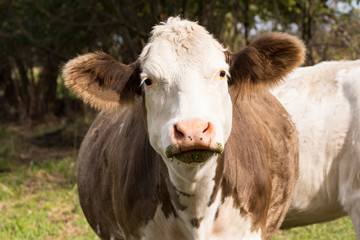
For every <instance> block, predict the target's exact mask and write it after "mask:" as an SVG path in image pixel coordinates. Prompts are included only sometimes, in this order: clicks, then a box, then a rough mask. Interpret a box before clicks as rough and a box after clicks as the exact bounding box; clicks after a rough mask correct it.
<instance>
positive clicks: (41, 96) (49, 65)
mask: <svg viewBox="0 0 360 240" xmlns="http://www.w3.org/2000/svg"><path fill="white" fill-rule="evenodd" d="M58 73H59V61H58V59H55V58H53V57H51V56H48V57H47V60H46V62H45V64H44V67H43V69H42V71H41V74H40V76H39V82H38V86H37V101H36V102H37V104H36V109H31V114H30V116H31V117H32V118H38V117H41V116H42V115H44V114H45V113H48V112H49V111H50V110H51V109H52V108H53V107H54V104H55V100H56V89H57V77H58Z"/></svg>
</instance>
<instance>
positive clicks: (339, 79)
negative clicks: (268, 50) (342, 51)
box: [273, 61, 360, 227]
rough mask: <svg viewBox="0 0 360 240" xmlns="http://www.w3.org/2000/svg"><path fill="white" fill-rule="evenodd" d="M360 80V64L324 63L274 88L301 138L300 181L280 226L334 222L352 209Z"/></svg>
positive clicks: (301, 70) (359, 152)
mask: <svg viewBox="0 0 360 240" xmlns="http://www.w3.org/2000/svg"><path fill="white" fill-rule="evenodd" d="M359 76H360V61H337V62H323V63H320V64H318V65H315V66H311V67H304V68H299V69H298V70H296V71H295V72H294V73H292V74H291V75H290V76H289V77H288V78H287V81H286V83H285V84H284V85H282V86H279V87H278V88H276V89H274V90H273V92H274V95H275V96H276V97H277V98H278V99H279V100H280V102H281V103H282V104H283V105H284V106H285V108H286V109H287V111H289V113H290V114H291V116H292V118H293V120H294V122H295V124H296V127H297V129H298V131H299V140H300V177H299V180H298V184H297V186H296V188H295V193H294V199H293V201H292V204H291V206H290V208H289V212H288V215H287V216H286V219H285V221H284V224H283V227H294V226H299V225H306V224H312V223H317V222H323V221H328V220H332V219H336V218H338V217H341V216H344V215H345V212H344V210H346V211H348V212H351V210H350V209H351V207H352V206H356V202H358V198H356V197H355V196H354V195H355V192H356V189H359V186H360V184H359V178H358V176H359V175H357V174H358V172H359V169H360V162H359V161H358V156H359V155H360V148H359V147H358V146H359V137H358V136H359V135H360V134H359V132H360V125H359V119H360V110H359V109H360V99H359V93H360V81H359V79H358V78H359ZM351 201H353V202H351ZM358 206H359V207H358V208H359V209H360V205H359V204H358Z"/></svg>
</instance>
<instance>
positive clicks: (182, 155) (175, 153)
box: [166, 119, 224, 163]
mask: <svg viewBox="0 0 360 240" xmlns="http://www.w3.org/2000/svg"><path fill="white" fill-rule="evenodd" d="M170 136H171V142H172V145H170V146H168V147H167V149H166V156H167V157H168V158H171V159H172V158H176V159H178V160H179V161H182V162H185V163H192V162H197V163H201V162H204V161H206V160H207V159H209V158H210V157H211V156H213V155H214V154H221V153H222V152H223V150H224V148H223V146H222V144H221V143H218V142H214V138H215V129H214V126H213V124H212V123H211V122H207V121H203V120H201V119H188V120H182V121H179V122H178V123H176V124H175V125H174V126H173V128H172V129H171V132H170Z"/></svg>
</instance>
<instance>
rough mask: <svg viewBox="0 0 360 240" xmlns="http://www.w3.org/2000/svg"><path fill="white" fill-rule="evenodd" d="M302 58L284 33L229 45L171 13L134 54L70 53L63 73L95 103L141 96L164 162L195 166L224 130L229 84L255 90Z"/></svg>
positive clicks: (114, 104) (216, 147)
mask: <svg viewBox="0 0 360 240" xmlns="http://www.w3.org/2000/svg"><path fill="white" fill-rule="evenodd" d="M303 59H304V46H303V44H302V42H301V41H299V40H298V39H297V38H295V37H292V36H289V35H286V34H282V33H269V34H266V35H263V36H262V37H260V38H258V39H257V40H255V41H254V42H253V43H251V44H250V45H249V46H248V47H246V48H244V49H243V50H241V51H240V52H238V53H230V52H228V51H227V50H226V49H224V48H223V47H222V45H221V44H220V43H218V42H217V41H216V40H215V39H214V38H213V36H212V35H210V34H209V33H208V32H207V31H206V30H205V29H204V28H203V27H201V26H199V25H198V24H197V23H194V22H190V21H187V20H181V19H180V18H169V20H168V21H167V22H166V23H163V24H160V25H158V26H155V27H154V29H153V31H152V37H151V38H150V40H149V42H148V44H147V45H146V46H145V48H144V49H143V51H142V53H141V54H140V56H139V59H138V60H137V61H136V62H134V63H132V64H130V65H124V64H122V63H119V62H118V61H116V60H115V59H113V58H112V57H110V56H109V55H107V54H105V53H102V52H98V53H90V54H85V55H82V56H79V57H77V58H75V59H73V60H71V61H69V62H68V63H67V64H66V65H65V67H64V69H63V76H64V79H65V85H66V86H67V87H68V88H70V89H71V90H72V91H73V92H75V93H76V94H77V95H78V96H80V97H81V98H82V99H83V100H84V101H85V102H88V103H90V105H92V106H94V107H97V108H99V109H103V110H104V109H105V110H110V111H116V110H117V109H118V107H119V106H120V105H128V104H130V103H133V102H135V101H136V99H140V98H142V101H143V108H144V115H145V116H144V117H145V120H146V121H145V122H146V129H147V131H148V135H149V139H150V143H151V145H152V146H153V148H154V149H155V150H156V152H157V153H159V154H160V155H161V156H162V158H163V159H164V161H165V162H166V163H167V165H168V166H171V165H172V164H179V163H187V164H188V165H187V166H194V165H197V164H199V163H203V162H205V161H207V160H208V159H210V158H212V156H216V155H217V154H220V153H221V152H222V151H223V149H224V145H225V143H226V141H227V139H228V138H229V135H230V132H231V125H232V101H231V97H230V93H229V87H230V88H233V89H232V91H234V92H235V93H236V94H237V95H238V96H243V95H246V94H256V93H255V92H257V91H261V90H262V89H263V88H266V87H269V86H272V85H274V84H276V83H278V82H279V81H281V79H282V78H283V77H284V76H285V75H286V74H287V73H289V72H290V71H291V70H292V69H294V68H295V67H297V66H298V65H300V64H301V63H302V62H303ZM134 131H135V130H134ZM174 160H175V161H174ZM181 165H183V164H181Z"/></svg>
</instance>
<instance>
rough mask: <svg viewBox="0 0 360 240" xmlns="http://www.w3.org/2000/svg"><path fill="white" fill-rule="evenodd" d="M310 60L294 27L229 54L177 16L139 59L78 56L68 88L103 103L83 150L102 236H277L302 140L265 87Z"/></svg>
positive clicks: (68, 70) (91, 214)
mask: <svg viewBox="0 0 360 240" xmlns="http://www.w3.org/2000/svg"><path fill="white" fill-rule="evenodd" d="M303 59H304V46H303V44H302V42H301V41H299V40H298V39H296V38H295V37H291V36H289V35H286V34H280V33H271V34H266V35H264V36H263V37H260V38H258V39H257V40H255V41H254V42H253V43H251V44H250V45H249V46H248V47H246V48H245V49H243V50H242V51H240V52H238V53H236V54H232V53H229V52H227V51H226V49H224V48H223V47H222V46H221V44H219V43H218V42H217V41H216V40H215V39H214V38H213V37H212V35H210V34H209V33H208V32H207V31H206V30H205V29H204V28H203V27H201V26H199V25H198V24H196V23H194V22H190V21H187V20H181V19H180V18H169V19H168V21H167V22H166V23H162V24H160V25H158V26H155V27H154V29H153V31H152V37H151V38H150V40H149V42H148V44H147V45H146V46H145V48H144V49H143V51H142V53H141V55H140V57H139V59H138V60H137V61H136V62H134V63H132V64H130V65H124V64H122V63H119V62H117V61H116V60H115V59H113V58H112V57H110V56H109V55H107V54H105V53H101V52H97V53H90V54H85V55H82V56H79V57H77V58H75V59H73V60H71V61H69V62H68V63H67V64H66V65H65V67H64V69H63V76H64V79H65V84H66V86H67V87H68V88H70V89H71V90H72V91H73V92H74V93H76V94H77V95H78V96H79V97H81V98H82V99H83V100H84V101H85V102H87V103H90V105H92V106H94V107H97V108H99V109H102V110H103V111H102V112H101V113H100V114H99V116H98V117H97V118H96V120H95V121H94V123H93V125H92V126H91V128H90V129H89V131H88V133H87V135H86V137H85V139H84V142H83V144H82V146H81V149H80V154H79V160H78V190H79V196H80V203H81V207H82V209H83V211H84V213H85V216H86V218H87V220H88V222H89V223H90V225H91V227H92V228H93V229H94V231H95V232H96V233H97V234H98V236H99V237H100V238H101V239H146V240H149V239H153V240H159V239H172V240H176V239H181V240H184V239H197V240H200V239H201V240H210V239H211V240H215V239H219V240H220V239H221V240H226V239H228V240H230V239H231V240H233V239H247V240H249V239H270V238H271V236H272V235H273V234H274V232H275V231H276V230H277V229H278V228H279V227H280V225H281V223H282V221H283V219H284V217H285V214H286V211H287V209H288V207H289V204H290V200H291V197H292V193H293V190H294V186H295V183H296V179H297V177H298V141H297V133H296V131H295V128H294V125H293V123H292V122H291V120H290V117H289V115H288V114H287V112H286V111H285V110H284V109H283V107H282V106H281V105H280V104H279V102H278V101H277V100H276V99H275V98H274V97H273V96H272V95H271V94H270V93H269V92H268V91H267V90H266V88H267V87H269V86H272V85H274V84H276V83H278V82H279V81H281V79H282V78H283V77H284V76H285V75H286V74H287V73H289V72H290V71H291V70H292V69H294V68H295V67H297V66H298V65H300V64H301V63H302V62H303ZM229 92H230V93H229Z"/></svg>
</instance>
